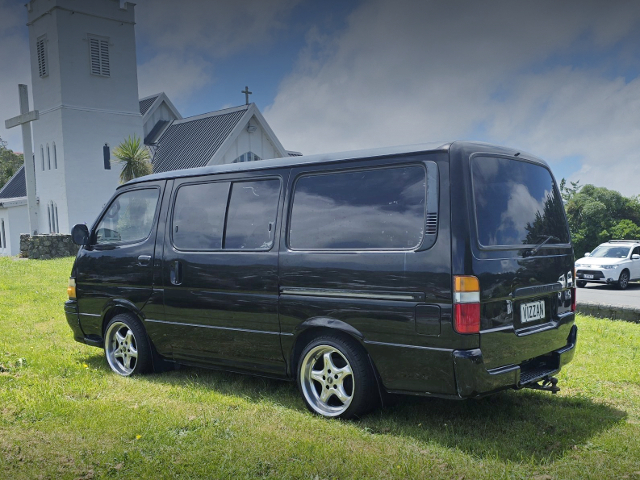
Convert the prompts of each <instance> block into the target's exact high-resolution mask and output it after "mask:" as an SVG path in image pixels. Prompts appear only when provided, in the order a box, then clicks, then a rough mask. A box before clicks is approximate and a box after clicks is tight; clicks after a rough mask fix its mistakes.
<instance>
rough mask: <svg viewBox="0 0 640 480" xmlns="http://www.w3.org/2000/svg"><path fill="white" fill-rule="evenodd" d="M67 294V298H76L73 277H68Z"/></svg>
mask: <svg viewBox="0 0 640 480" xmlns="http://www.w3.org/2000/svg"><path fill="white" fill-rule="evenodd" d="M67 295H68V296H69V299H75V298H76V279H75V278H73V277H71V278H70V279H69V286H68V287H67Z"/></svg>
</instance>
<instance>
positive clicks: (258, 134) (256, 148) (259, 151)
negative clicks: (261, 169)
mask: <svg viewBox="0 0 640 480" xmlns="http://www.w3.org/2000/svg"><path fill="white" fill-rule="evenodd" d="M249 123H250V124H251V125H253V126H255V127H256V130H255V131H254V132H249V131H247V128H246V126H245V128H243V129H242V132H241V133H240V135H238V138H236V140H235V142H234V143H233V144H232V145H231V146H230V147H229V149H228V150H227V151H226V152H225V154H224V156H223V161H222V163H232V162H233V161H234V160H235V159H236V158H238V157H239V156H240V155H242V154H243V153H247V152H253V153H255V154H256V155H258V156H259V157H260V158H261V159H262V160H265V159H267V158H277V157H279V156H280V155H279V154H278V151H277V150H276V148H275V147H274V146H273V144H272V143H271V141H270V140H269V137H268V136H267V134H266V133H265V131H264V130H263V129H262V127H261V126H260V125H259V124H258V123H257V122H256V120H255V117H253V118H251V121H250V122H249Z"/></svg>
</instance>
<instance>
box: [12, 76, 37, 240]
mask: <svg viewBox="0 0 640 480" xmlns="http://www.w3.org/2000/svg"><path fill="white" fill-rule="evenodd" d="M18 92H19V95H20V115H18V116H17V117H13V118H10V119H9V120H6V121H5V122H4V126H5V127H6V128H7V129H9V128H13V127H17V126H18V125H22V144H23V147H22V149H23V152H24V178H25V181H26V184H27V208H28V210H29V232H30V233H31V235H37V234H38V207H37V205H36V168H35V165H34V163H33V151H32V149H31V124H30V122H33V121H34V120H38V118H39V117H40V114H39V113H38V110H31V111H29V92H28V90H27V86H26V85H22V84H20V85H18Z"/></svg>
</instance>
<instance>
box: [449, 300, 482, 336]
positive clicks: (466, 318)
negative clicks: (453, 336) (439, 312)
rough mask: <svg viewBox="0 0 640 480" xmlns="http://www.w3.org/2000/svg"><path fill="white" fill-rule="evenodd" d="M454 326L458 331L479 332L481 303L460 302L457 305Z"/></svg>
mask: <svg viewBox="0 0 640 480" xmlns="http://www.w3.org/2000/svg"><path fill="white" fill-rule="evenodd" d="M455 311H456V317H455V324H454V327H455V329H456V332H458V333H478V332H479V331H480V304H479V303H459V304H457V305H456V306H455Z"/></svg>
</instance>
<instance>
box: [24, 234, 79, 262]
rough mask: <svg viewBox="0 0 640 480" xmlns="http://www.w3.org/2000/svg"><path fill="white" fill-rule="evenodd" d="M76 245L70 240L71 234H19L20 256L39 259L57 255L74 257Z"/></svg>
mask: <svg viewBox="0 0 640 480" xmlns="http://www.w3.org/2000/svg"><path fill="white" fill-rule="evenodd" d="M79 248H80V247H78V245H76V244H75V243H73V242H72V241H71V235H64V234H62V233H52V234H50V235H29V234H28V233H23V234H21V235H20V256H21V257H28V258H33V259H40V260H49V259H51V258H59V257H75V256H76V254H77V253H78V249H79Z"/></svg>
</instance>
